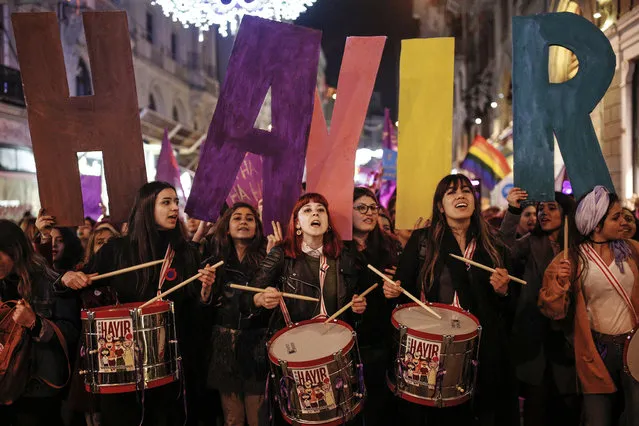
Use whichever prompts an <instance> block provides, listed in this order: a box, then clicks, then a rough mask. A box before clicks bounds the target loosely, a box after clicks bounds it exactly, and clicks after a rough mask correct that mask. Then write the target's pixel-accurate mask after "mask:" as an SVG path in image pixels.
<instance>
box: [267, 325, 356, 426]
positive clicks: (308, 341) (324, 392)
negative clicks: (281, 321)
mask: <svg viewBox="0 0 639 426" xmlns="http://www.w3.org/2000/svg"><path fill="white" fill-rule="evenodd" d="M324 321H325V320H324V319H313V320H308V321H302V322H300V323H297V324H295V325H293V326H291V327H287V328H284V329H282V330H280V331H278V332H277V333H276V334H275V335H274V336H273V337H272V338H271V340H270V341H269V343H268V356H269V359H270V361H271V371H272V375H271V378H272V383H271V389H272V390H273V391H274V392H275V395H276V398H277V400H278V402H279V406H280V410H281V412H282V415H283V417H284V419H285V420H286V421H287V422H289V423H291V424H313V425H323V426H328V425H340V424H343V423H345V422H346V421H348V420H350V419H352V418H353V417H354V416H355V415H356V414H357V413H358V412H359V411H360V410H361V408H362V403H363V400H364V397H365V395H366V389H365V386H364V376H363V374H364V373H363V366H362V364H361V359H360V356H359V349H358V346H357V336H356V333H355V332H354V331H353V329H352V328H351V327H350V326H349V325H348V324H346V323H345V322H343V321H339V320H335V321H332V322H330V323H328V324H325V323H324Z"/></svg>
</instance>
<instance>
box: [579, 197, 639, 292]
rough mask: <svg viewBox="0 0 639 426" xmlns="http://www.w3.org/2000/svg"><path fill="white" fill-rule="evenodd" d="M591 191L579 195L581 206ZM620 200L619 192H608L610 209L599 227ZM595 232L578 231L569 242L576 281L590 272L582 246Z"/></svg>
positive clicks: (598, 224) (599, 224)
mask: <svg viewBox="0 0 639 426" xmlns="http://www.w3.org/2000/svg"><path fill="white" fill-rule="evenodd" d="M590 192H591V191H589V192H586V193H585V194H584V195H582V196H581V197H579V201H578V202H577V206H579V203H581V202H582V200H583V199H584V198H585V197H586V196H587V195H588V194H590ZM618 202H619V196H618V195H617V194H615V193H614V192H609V193H608V209H606V214H604V215H603V217H602V218H601V220H600V221H599V222H598V223H597V226H596V228H597V227H602V226H603V224H604V222H605V221H606V219H607V218H608V215H609V214H610V209H611V208H612V206H613V205H614V204H615V203H618ZM594 232H595V230H594V229H593V230H592V231H591V232H590V234H588V235H582V234H581V233H580V232H578V231H577V232H576V234H575V238H573V239H572V240H571V241H570V244H569V248H568V257H569V258H570V262H571V266H572V273H571V278H572V281H573V282H574V281H576V280H578V279H579V278H580V277H581V276H584V277H585V276H586V275H587V272H588V258H587V257H586V256H585V255H584V253H583V252H582V250H581V248H580V246H581V245H582V244H584V243H586V242H588V241H590V239H591V237H592V234H593V233H594ZM579 265H581V270H580V268H579ZM638 266H639V265H638Z"/></svg>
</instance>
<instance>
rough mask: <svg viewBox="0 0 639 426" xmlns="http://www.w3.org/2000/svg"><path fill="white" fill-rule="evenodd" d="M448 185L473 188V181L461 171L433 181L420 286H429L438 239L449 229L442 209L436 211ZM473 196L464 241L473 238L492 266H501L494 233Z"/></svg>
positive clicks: (441, 238)
mask: <svg viewBox="0 0 639 426" xmlns="http://www.w3.org/2000/svg"><path fill="white" fill-rule="evenodd" d="M451 185H452V187H453V189H454V190H455V191H456V190H457V188H459V187H460V186H461V187H467V188H470V190H471V191H473V194H474V189H473V184H472V183H471V182H470V179H468V178H467V177H466V176H464V175H462V174H456V175H448V176H446V177H445V178H443V179H442V180H441V181H439V183H438V184H437V188H436V189H435V195H434V196H433V214H432V216H431V225H430V227H429V228H428V231H427V232H428V236H427V238H426V253H425V256H424V264H423V266H422V269H421V271H420V275H419V279H420V282H422V283H423V284H424V289H426V290H430V288H431V286H432V283H433V279H434V275H435V264H436V263H437V261H438V260H439V257H440V250H441V246H442V240H443V238H444V232H445V231H446V230H450V226H449V225H448V221H447V220H446V216H445V215H444V213H443V212H441V211H440V207H441V205H442V201H443V199H444V195H445V194H446V192H447V191H448V188H449V187H450V186H451ZM474 198H475V209H474V210H473V214H472V216H471V218H470V227H469V228H468V233H467V236H468V242H470V239H472V238H474V239H475V241H476V243H477V247H481V248H483V250H484V251H485V252H486V253H487V254H488V256H490V259H491V261H492V263H493V265H492V266H493V267H495V268H500V267H502V266H503V260H502V258H501V256H500V255H499V252H498V251H497V247H498V246H499V245H500V244H499V241H498V240H497V237H496V236H495V235H493V234H492V233H491V232H490V228H489V225H488V224H487V223H486V221H485V220H484V219H483V218H482V216H481V213H480V211H479V210H480V209H479V205H480V203H479V200H478V199H477V196H475V197H474Z"/></svg>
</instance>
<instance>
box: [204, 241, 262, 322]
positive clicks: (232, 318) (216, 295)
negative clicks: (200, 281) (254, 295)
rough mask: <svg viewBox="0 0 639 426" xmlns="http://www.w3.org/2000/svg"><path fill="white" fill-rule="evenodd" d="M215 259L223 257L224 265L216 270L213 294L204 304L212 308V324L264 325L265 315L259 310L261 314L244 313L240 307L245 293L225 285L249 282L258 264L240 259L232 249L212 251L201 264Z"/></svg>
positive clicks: (210, 262) (214, 261)
mask: <svg viewBox="0 0 639 426" xmlns="http://www.w3.org/2000/svg"><path fill="white" fill-rule="evenodd" d="M262 257H263V256H262ZM219 260H223V261H224V264H223V265H222V266H221V267H219V268H218V269H217V271H216V278H215V284H214V285H213V294H212V295H211V300H210V301H209V302H208V303H206V305H209V306H211V308H212V309H211V315H212V323H213V324H214V325H217V326H221V327H225V328H230V329H234V330H245V329H255V328H266V326H267V324H268V314H267V313H266V312H263V313H262V314H261V315H244V314H243V313H242V312H241V310H240V303H241V297H242V296H243V295H244V293H245V292H243V291H242V290H235V289H232V288H230V287H229V284H242V285H250V282H251V280H252V279H253V277H255V274H256V272H257V271H258V270H259V268H260V265H259V264H258V265H255V266H253V265H251V264H249V263H248V262H246V261H244V262H240V261H239V260H238V259H237V256H236V255H235V254H234V252H233V253H231V254H230V255H228V256H221V255H217V254H214V255H212V256H211V257H209V258H208V259H207V260H205V261H204V262H202V263H203V264H207V263H208V264H211V265H213V264H215V263H217V262H218V261H219Z"/></svg>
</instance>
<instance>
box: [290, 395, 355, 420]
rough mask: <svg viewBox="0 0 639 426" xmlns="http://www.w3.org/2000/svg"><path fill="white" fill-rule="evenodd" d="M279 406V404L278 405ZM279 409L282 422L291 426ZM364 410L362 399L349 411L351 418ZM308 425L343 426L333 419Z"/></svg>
mask: <svg viewBox="0 0 639 426" xmlns="http://www.w3.org/2000/svg"><path fill="white" fill-rule="evenodd" d="M278 405H279V404H278ZM279 408H280V413H282V417H283V418H284V420H285V421H286V423H288V424H290V425H292V424H293V420H291V419H289V418H288V416H287V415H286V414H285V413H284V410H282V406H281V405H280V406H279ZM363 408H364V399H360V400H359V401H358V402H357V404H355V408H353V410H352V411H351V412H352V414H353V416H356V415H357V414H359V413H360V411H362V409H363ZM307 424H309V425H312V426H338V425H343V424H344V419H343V418H342V419H335V420H328V421H326V422H324V423H315V422H313V423H307Z"/></svg>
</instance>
